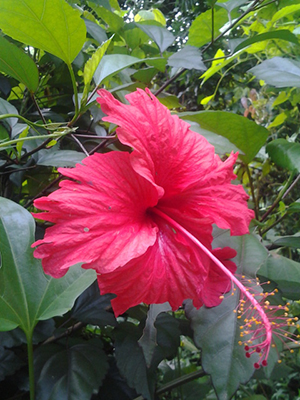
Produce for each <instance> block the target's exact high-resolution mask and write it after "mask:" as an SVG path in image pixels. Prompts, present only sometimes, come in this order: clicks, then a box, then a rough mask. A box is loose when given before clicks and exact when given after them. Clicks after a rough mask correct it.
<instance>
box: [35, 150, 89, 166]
mask: <svg viewBox="0 0 300 400" xmlns="http://www.w3.org/2000/svg"><path fill="white" fill-rule="evenodd" d="M85 157H86V155H85V154H83V153H80V152H79V151H75V150H55V151H49V152H47V151H45V152H43V155H42V156H41V157H39V159H38V161H37V165H45V166H48V167H57V168H58V167H75V165H76V164H77V163H80V162H81V161H82V160H83V159H84V158H85Z"/></svg>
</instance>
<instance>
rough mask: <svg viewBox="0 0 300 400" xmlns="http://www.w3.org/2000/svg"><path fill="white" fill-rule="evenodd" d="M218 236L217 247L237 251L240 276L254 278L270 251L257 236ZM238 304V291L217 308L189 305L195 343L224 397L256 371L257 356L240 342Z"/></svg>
mask: <svg viewBox="0 0 300 400" xmlns="http://www.w3.org/2000/svg"><path fill="white" fill-rule="evenodd" d="M214 237H215V240H214V246H215V247H224V246H230V247H232V248H234V249H235V250H237V256H236V257H235V259H234V260H233V261H235V263H236V265H237V268H238V269H237V273H238V274H239V275H241V274H245V275H246V276H251V277H254V276H255V273H256V271H257V269H258V268H259V267H260V266H261V265H264V263H265V262H266V258H267V255H268V253H267V251H266V249H265V248H264V246H262V245H261V243H260V242H259V241H258V240H257V239H256V238H255V237H254V236H253V235H244V236H240V237H232V236H229V232H228V231H221V230H216V231H215V234H214ZM238 303H239V294H238V290H237V291H236V292H235V294H234V295H230V293H229V294H228V295H225V299H224V300H223V302H222V303H221V304H220V305H219V306H217V307H212V308H205V307H202V308H200V309H199V310H196V309H195V308H194V307H193V306H192V303H191V302H190V301H188V302H187V304H186V306H185V311H186V314H187V317H188V318H189V319H190V320H191V323H192V329H193V331H194V341H195V344H196V345H197V346H198V347H200V348H201V349H202V357H201V358H202V367H203V369H204V370H205V372H206V373H208V374H210V376H211V379H212V383H213V386H214V388H215V390H216V393H217V396H218V399H220V400H227V399H230V398H231V397H232V395H233V394H234V393H235V391H236V390H237V388H238V387H239V385H240V383H245V382H247V381H248V380H249V379H250V377H251V375H252V374H253V372H254V366H253V363H254V361H255V360H254V358H251V359H248V358H246V356H245V350H244V347H243V346H240V345H239V344H238V342H239V340H240V328H239V324H238V319H237V318H236V314H235V313H234V312H233V310H235V309H236V307H237V305H238ZM253 357H254V356H253Z"/></svg>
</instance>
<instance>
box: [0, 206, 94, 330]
mask: <svg viewBox="0 0 300 400" xmlns="http://www.w3.org/2000/svg"><path fill="white" fill-rule="evenodd" d="M34 230H35V224H34V220H33V217H32V216H31V214H30V213H29V212H28V211H27V210H25V209H24V208H23V207H21V206H19V205H18V204H16V203H14V202H13V201H10V200H7V199H4V198H0V254H1V260H2V266H1V268H0V329H1V330H2V331H5V330H10V329H13V328H16V327H17V326H20V328H21V329H22V330H23V331H24V332H25V333H27V334H30V333H32V331H33V328H34V327H35V325H36V324H37V322H38V320H43V319H49V318H51V317H53V316H55V315H62V314H64V313H65V312H67V311H68V310H69V309H70V308H71V307H72V305H73V304H74V301H75V299H76V298H77V297H78V296H79V294H80V293H81V292H83V290H84V289H85V288H86V287H87V286H89V285H90V284H91V283H92V282H93V280H94V279H95V275H94V272H93V271H85V270H82V269H81V268H80V266H79V265H78V266H76V267H72V268H71V269H70V271H69V272H68V273H67V274H66V275H65V276H64V277H63V278H61V279H53V278H50V277H49V276H46V275H45V274H44V273H43V270H42V267H41V264H40V261H39V260H37V259H35V258H34V257H33V254H32V253H33V250H32V249H31V247H30V246H31V244H32V243H33V242H34ZM20 232H22V234H21V235H20Z"/></svg>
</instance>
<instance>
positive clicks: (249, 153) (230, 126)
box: [178, 111, 269, 164]
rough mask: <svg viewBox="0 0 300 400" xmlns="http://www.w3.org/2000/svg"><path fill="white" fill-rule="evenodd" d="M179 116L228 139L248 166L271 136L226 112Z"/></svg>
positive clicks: (205, 112)
mask: <svg viewBox="0 0 300 400" xmlns="http://www.w3.org/2000/svg"><path fill="white" fill-rule="evenodd" d="M178 116H179V117H180V118H182V119H187V120H190V121H195V122H197V123H198V124H199V125H200V127H201V128H202V129H205V130H207V131H210V132H213V133H216V134H217V135H221V136H224V137H226V138H227V139H228V140H229V141H230V142H231V143H233V144H234V145H235V146H236V147H237V148H239V149H241V150H242V152H243V153H244V155H240V156H239V157H240V159H241V160H243V161H244V162H245V163H247V164H248V163H249V162H250V161H251V160H253V158H254V156H255V155H256V153H257V152H258V151H259V150H260V148H261V147H262V146H263V145H264V143H265V141H266V139H267V137H268V135H269V132H268V130H267V129H266V128H264V127H263V126H261V125H257V124H256V123H255V122H253V121H250V120H249V119H247V118H245V117H242V116H241V115H236V114H233V113H230V112H226V111H200V112H185V113H180V114H178Z"/></svg>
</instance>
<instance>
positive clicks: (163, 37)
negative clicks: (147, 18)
mask: <svg viewBox="0 0 300 400" xmlns="http://www.w3.org/2000/svg"><path fill="white" fill-rule="evenodd" d="M136 26H137V27H138V28H140V29H141V30H142V31H143V32H144V33H146V34H147V35H148V36H149V37H150V38H151V39H152V40H154V42H155V43H156V44H157V46H158V47H159V50H160V52H161V53H163V52H164V51H165V50H167V48H168V47H169V46H171V44H172V43H173V42H174V40H175V36H174V35H173V33H172V32H170V31H169V30H168V29H166V28H163V27H162V26H156V25H143V24H138V23H136Z"/></svg>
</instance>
